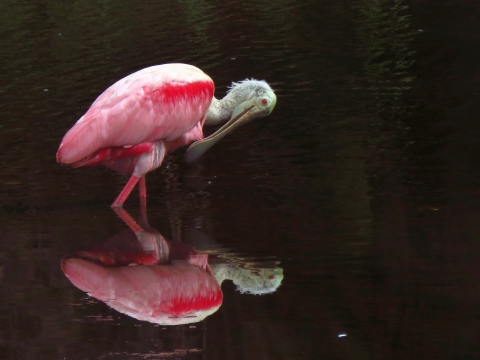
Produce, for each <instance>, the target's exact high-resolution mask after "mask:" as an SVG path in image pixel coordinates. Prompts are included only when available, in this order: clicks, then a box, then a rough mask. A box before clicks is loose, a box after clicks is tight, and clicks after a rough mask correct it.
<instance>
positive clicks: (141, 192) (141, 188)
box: [138, 175, 147, 198]
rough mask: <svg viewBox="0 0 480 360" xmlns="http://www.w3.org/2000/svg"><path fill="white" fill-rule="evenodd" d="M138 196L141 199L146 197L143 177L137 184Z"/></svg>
mask: <svg viewBox="0 0 480 360" xmlns="http://www.w3.org/2000/svg"><path fill="white" fill-rule="evenodd" d="M138 195H139V196H140V197H141V198H146V197H147V185H146V182H145V175H143V176H142V177H141V178H140V180H139V182H138Z"/></svg>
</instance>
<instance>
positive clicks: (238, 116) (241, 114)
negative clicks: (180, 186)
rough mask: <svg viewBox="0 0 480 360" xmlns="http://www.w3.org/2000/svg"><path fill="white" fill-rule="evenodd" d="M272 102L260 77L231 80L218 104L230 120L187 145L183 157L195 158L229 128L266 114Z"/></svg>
mask: <svg viewBox="0 0 480 360" xmlns="http://www.w3.org/2000/svg"><path fill="white" fill-rule="evenodd" d="M276 103H277V97H276V96H275V93H274V92H273V90H272V89H271V88H270V86H269V85H268V84H267V83H266V82H265V81H263V80H254V79H250V80H249V79H247V80H244V81H239V82H237V83H235V82H234V83H232V86H231V87H230V90H229V91H228V93H227V95H226V96H225V97H224V98H223V99H222V100H221V101H220V102H219V105H218V106H219V107H220V108H221V109H222V110H223V113H224V114H225V115H226V116H227V118H230V120H228V121H227V123H226V124H225V125H223V126H222V127H221V128H220V129H218V130H217V131H216V132H215V133H213V134H212V135H210V136H209V137H206V138H205V139H203V140H200V141H197V142H195V143H193V144H192V145H190V147H189V148H188V149H187V152H186V153H185V160H186V161H187V162H191V161H195V160H196V159H198V158H199V157H200V156H202V155H203V154H204V153H205V152H206V151H207V150H208V149H209V148H210V147H212V146H213V145H214V144H216V143H217V142H218V141H219V140H220V139H222V138H223V137H224V136H225V135H227V134H228V133H229V132H231V131H232V130H234V129H236V128H238V127H239V126H241V125H243V124H246V123H247V122H249V121H252V120H253V119H256V118H260V117H264V116H267V115H269V114H270V113H271V112H272V110H273V108H274V107H275V104H276ZM207 120H208V118H207ZM211 123H215V121H212V122H211Z"/></svg>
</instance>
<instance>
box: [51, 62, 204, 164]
mask: <svg viewBox="0 0 480 360" xmlns="http://www.w3.org/2000/svg"><path fill="white" fill-rule="evenodd" d="M213 92H214V85H213V82H212V80H211V79H210V78H209V77H208V76H207V75H205V74H204V73H203V72H202V71H201V70H199V69H197V68H195V67H193V66H189V65H181V64H170V65H159V66H155V67H151V68H147V69H144V70H141V71H139V72H137V73H134V74H132V75H129V76H127V77H126V78H123V79H122V80H120V81H118V82H117V83H115V84H114V85H112V86H111V87H110V88H108V89H107V90H106V91H105V92H104V93H103V94H102V95H100V96H99V97H98V98H97V100H95V102H94V103H93V104H92V106H91V107H90V109H89V110H88V111H87V113H86V114H85V115H84V116H82V117H81V118H80V120H78V121H77V123H76V124H75V125H74V126H73V127H72V128H71V129H70V131H68V133H67V134H66V135H65V137H64V138H63V140H62V143H61V144H60V148H59V150H58V152H57V160H58V161H59V162H60V163H63V164H73V163H76V162H79V161H81V160H84V159H85V158H88V157H90V156H91V155H92V154H94V153H95V152H97V151H98V150H100V149H103V148H108V147H113V146H130V145H135V144H140V143H143V142H151V141H155V140H159V139H164V140H166V141H172V140H175V139H178V138H180V137H182V136H183V135H184V134H186V133H188V132H189V131H190V130H192V129H193V128H194V127H195V125H197V123H198V122H199V121H201V120H202V119H203V118H204V116H205V114H206V112H207V111H208V107H209V106H210V103H211V101H212V98H213Z"/></svg>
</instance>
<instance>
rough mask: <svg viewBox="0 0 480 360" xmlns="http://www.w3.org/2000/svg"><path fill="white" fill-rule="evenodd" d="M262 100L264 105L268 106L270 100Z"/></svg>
mask: <svg viewBox="0 0 480 360" xmlns="http://www.w3.org/2000/svg"><path fill="white" fill-rule="evenodd" d="M261 101H262V105H263V106H267V105H268V100H267V99H265V98H263V99H262V100H261Z"/></svg>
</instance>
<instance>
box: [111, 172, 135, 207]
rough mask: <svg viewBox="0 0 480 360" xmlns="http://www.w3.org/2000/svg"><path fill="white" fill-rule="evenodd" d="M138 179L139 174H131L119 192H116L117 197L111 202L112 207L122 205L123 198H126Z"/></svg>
mask: <svg viewBox="0 0 480 360" xmlns="http://www.w3.org/2000/svg"><path fill="white" fill-rule="evenodd" d="M138 180H140V176H136V175H132V176H131V177H130V179H129V180H128V181H127V183H126V184H125V186H124V187H123V189H122V191H121V192H120V194H118V196H117V198H116V199H115V201H114V202H113V204H112V208H116V207H122V206H123V203H124V202H125V200H127V198H128V196H129V195H130V193H131V192H132V190H133V188H134V187H135V185H137V182H138Z"/></svg>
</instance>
